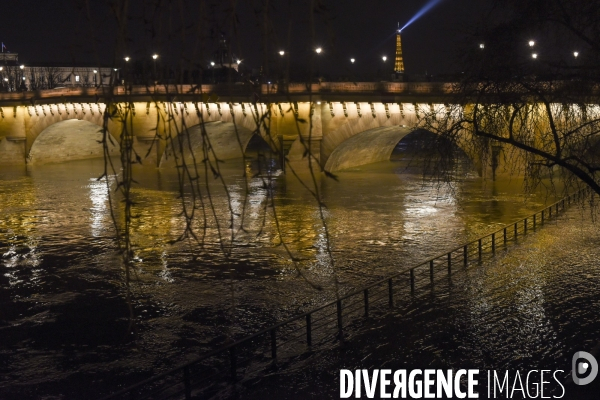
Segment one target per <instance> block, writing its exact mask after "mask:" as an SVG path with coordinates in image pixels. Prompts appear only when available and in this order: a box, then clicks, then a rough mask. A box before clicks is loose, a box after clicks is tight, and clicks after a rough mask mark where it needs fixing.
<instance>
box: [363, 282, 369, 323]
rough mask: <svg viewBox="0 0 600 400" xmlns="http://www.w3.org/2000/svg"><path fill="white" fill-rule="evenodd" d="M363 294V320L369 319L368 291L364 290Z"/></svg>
mask: <svg viewBox="0 0 600 400" xmlns="http://www.w3.org/2000/svg"><path fill="white" fill-rule="evenodd" d="M364 294H365V318H368V317H369V289H365V290H364Z"/></svg>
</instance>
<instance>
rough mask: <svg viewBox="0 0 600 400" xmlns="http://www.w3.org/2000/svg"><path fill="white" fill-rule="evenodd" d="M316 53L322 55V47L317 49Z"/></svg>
mask: <svg viewBox="0 0 600 400" xmlns="http://www.w3.org/2000/svg"><path fill="white" fill-rule="evenodd" d="M315 51H316V52H317V54H321V52H322V51H323V49H321V48H320V47H317V48H316V49H315Z"/></svg>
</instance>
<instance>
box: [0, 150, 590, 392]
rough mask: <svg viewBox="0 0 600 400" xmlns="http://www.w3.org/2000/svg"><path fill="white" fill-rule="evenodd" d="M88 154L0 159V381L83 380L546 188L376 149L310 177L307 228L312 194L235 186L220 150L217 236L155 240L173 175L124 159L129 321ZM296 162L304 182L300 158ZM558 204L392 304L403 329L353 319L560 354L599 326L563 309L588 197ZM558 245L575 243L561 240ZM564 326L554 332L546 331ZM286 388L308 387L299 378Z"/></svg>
mask: <svg viewBox="0 0 600 400" xmlns="http://www.w3.org/2000/svg"><path fill="white" fill-rule="evenodd" d="M102 167H103V165H102V162H101V161H73V162H68V163H63V164H56V165H40V166H35V167H33V168H31V169H29V170H26V169H25V168H3V169H2V170H0V202H1V204H2V206H1V209H0V210H1V211H0V213H1V217H0V254H2V262H1V264H0V270H1V272H2V273H1V274H0V288H1V290H0V338H1V340H0V398H15V399H26V398H46V399H51V398H52V399H54V398H56V399H61V398H66V399H70V398H97V397H100V396H101V395H102V394H106V393H109V392H111V391H114V390H115V389H116V388H117V387H119V386H122V385H128V384H132V383H135V382H136V381H138V380H141V379H144V378H146V377H149V376H151V375H152V374H157V373H160V372H161V371H164V370H167V369H169V368H172V367H174V366H176V365H178V364H180V363H181V362H183V361H185V360H186V359H189V358H191V357H194V356H195V355H199V354H202V353H203V352H205V351H208V350H212V349H214V348H217V347H218V346H219V345H221V344H222V343H224V342H225V341H226V340H227V339H228V338H241V337H243V336H244V335H247V334H249V333H252V332H255V331H257V330H259V329H260V328H261V327H264V326H267V325H269V324H271V323H273V322H275V321H278V320H281V319H283V318H286V317H289V316H291V315H293V314H295V313H297V312H300V311H305V310H308V309H310V308H311V307H313V306H316V305H319V304H322V303H323V302H325V301H328V300H331V299H333V298H335V290H336V288H337V290H341V291H344V290H348V289H350V288H355V287H359V286H360V285H361V284H364V283H368V282H371V281H373V280H375V279H377V278H378V277H381V276H384V275H386V274H389V273H391V272H393V271H395V270H397V269H398V268H402V267H406V266H410V265H413V264H416V263H417V262H420V261H423V260H424V259H426V258H427V257H430V256H432V255H437V254H438V253H440V252H441V251H443V250H444V249H450V248H453V247H455V246H456V245H458V244H460V243H463V242H465V241H467V240H468V239H472V238H475V237H477V236H478V235H480V234H483V233H486V232H489V231H491V230H494V229H495V228H499V227H500V226H502V225H504V224H507V223H510V222H512V221H514V220H516V219H518V218H523V217H525V216H527V215H529V214H531V213H532V212H534V211H537V210H539V209H541V208H542V207H543V205H544V204H547V203H551V202H553V201H554V200H555V198H554V196H548V195H547V194H546V192H540V193H536V194H531V195H525V194H524V192H523V188H522V186H523V185H522V182H521V181H518V180H516V179H509V178H499V179H498V180H496V181H495V182H492V181H484V180H482V179H481V178H479V177H477V175H476V174H464V175H461V176H457V177H456V179H455V182H454V183H453V184H452V186H451V187H448V186H438V185H436V184H435V183H433V182H431V181H424V180H423V178H422V175H421V174H420V173H419V172H415V171H412V170H408V169H406V168H405V166H404V165H402V164H400V163H398V162H385V163H379V164H374V165H369V166H364V167H360V168H356V169H353V170H350V171H346V172H341V173H339V174H338V178H339V181H335V180H332V179H327V178H324V177H323V176H320V175H319V176H317V177H316V187H317V188H318V190H319V191H320V192H321V193H322V198H323V202H324V204H325V206H326V208H324V211H323V213H324V218H325V222H326V224H327V230H325V228H324V225H323V222H322V220H321V218H320V213H319V208H318V207H317V205H316V202H315V200H314V198H313V197H312V196H311V195H310V193H309V192H308V191H307V189H306V188H305V187H304V186H303V185H302V184H300V182H299V181H298V179H296V178H295V177H294V174H292V172H291V171H290V170H289V169H288V171H287V173H286V174H283V173H277V176H275V177H274V178H273V182H272V184H270V185H267V186H265V185H264V182H263V180H262V179H261V177H252V178H249V180H248V192H247V191H246V181H245V179H244V178H243V176H242V173H241V172H240V171H242V170H243V168H245V169H246V170H247V171H249V172H250V176H252V175H251V173H252V167H251V166H244V165H242V162H241V161H231V162H227V163H225V164H223V166H222V168H223V171H222V176H223V177H224V180H225V182H226V185H227V189H228V195H229V196H230V202H229V203H228V202H227V197H226V193H225V192H224V191H223V190H222V188H221V189H219V188H218V187H215V189H214V190H213V191H212V192H211V193H212V199H213V201H214V204H215V209H216V211H215V214H216V215H217V217H218V218H219V222H220V227H221V229H222V232H224V235H222V236H221V237H220V236H219V231H218V230H217V229H216V228H215V226H214V224H211V226H210V228H209V229H208V230H207V231H206V234H205V236H204V245H203V246H200V245H199V244H197V243H194V242H192V241H183V242H177V243H174V244H173V243H172V241H173V240H174V239H177V238H178V237H179V236H180V235H181V233H182V232H183V226H184V222H183V220H182V218H181V217H180V215H179V214H180V213H181V203H180V200H179V199H178V194H179V185H178V177H177V174H176V172H175V170H174V169H161V170H157V169H156V168H152V167H147V166H146V167H140V168H139V169H138V170H136V171H135V176H136V180H137V181H138V182H139V183H138V184H136V185H135V186H134V191H133V197H134V200H135V202H136V205H135V207H134V214H136V218H135V219H134V222H133V226H132V241H133V243H134V245H135V261H134V268H133V279H132V283H131V290H132V294H133V296H132V301H131V309H132V311H133V315H134V320H133V323H132V321H131V319H130V305H129V304H128V302H127V301H126V289H125V279H124V273H123V268H122V260H121V256H120V254H119V253H118V251H117V249H116V246H117V243H116V241H115V239H114V237H115V234H114V227H113V222H112V218H111V215H110V207H111V206H110V203H109V193H108V191H107V187H106V182H105V181H102V180H100V181H98V179H97V178H98V177H99V176H100V175H101V171H102ZM297 173H298V175H299V176H300V177H302V178H303V179H304V180H305V181H308V182H311V180H310V179H309V178H310V175H309V173H308V171H307V168H306V167H305V166H301V165H298V166H297ZM310 185H312V183H311V184H310ZM310 185H309V186H310ZM311 187H312V186H311ZM246 193H247V200H245V196H246ZM269 195H272V198H273V202H274V204H275V207H274V209H275V211H276V215H277V218H275V216H274V213H273V208H272V207H270V204H269V201H268V199H269V198H270V197H269ZM228 204H230V205H231V210H232V211H233V212H234V213H235V215H236V216H235V217H234V224H233V226H234V231H235V237H234V240H233V246H232V250H231V255H225V254H224V253H223V251H222V247H221V245H224V246H229V244H230V243H231V238H230V237H229V235H230V231H228V226H229V219H228V217H227V215H228V212H229V211H228V208H229V205H228ZM242 215H243V219H244V220H243V227H244V229H243V230H241V229H238V228H239V227H240V226H241V223H242V220H241V216H242ZM569 215H570V216H569V217H568V218H565V219H566V220H565V221H564V223H565V226H566V228H564V229H554V230H552V229H548V233H543V234H540V235H539V236H537V239H532V240H533V242H531V243H532V244H531V245H527V243H523V244H522V247H520V248H519V249H518V251H517V252H516V253H514V254H515V255H514V256H512V255H507V256H505V257H504V258H502V259H500V260H497V261H493V267H492V268H491V269H487V270H483V269H481V270H474V271H473V272H472V273H471V272H470V273H468V274H463V275H461V276H459V277H457V279H459V281H458V284H457V286H456V287H452V288H446V289H443V288H441V289H440V295H439V296H436V297H435V298H430V299H429V300H428V302H426V303H423V304H424V305H423V306H422V308H419V307H421V306H419V307H417V306H416V305H415V304H412V303H407V305H406V306H405V307H404V308H402V310H403V311H402V315H401V316H400V317H401V318H400V321H403V322H404V323H409V322H414V323H415V328H414V330H413V331H411V332H410V334H408V333H407V335H406V336H405V338H404V339H402V346H398V347H394V348H395V349H396V350H394V349H392V348H390V346H393V343H394V342H393V341H391V340H389V330H386V329H384V328H383V325H382V324H380V325H378V324H377V323H374V325H373V326H371V327H370V328H369V327H368V329H371V330H373V331H378V332H380V333H381V335H383V337H384V338H386V339H385V340H384V341H385V343H387V347H386V349H387V350H386V351H391V352H392V353H390V354H393V357H394V359H395V360H405V361H404V362H406V363H411V362H415V363H416V364H419V363H423V364H425V365H429V364H430V363H431V362H432V361H431V359H433V358H437V359H439V360H438V362H441V363H442V364H443V365H448V363H450V362H451V361H452V362H460V361H464V362H468V363H473V364H478V363H479V364H480V363H483V364H485V363H488V362H492V361H489V360H498V363H500V364H502V365H509V366H514V365H517V364H519V363H526V362H527V360H535V359H544V360H545V359H553V360H554V359H560V360H562V358H564V357H566V354H567V353H566V350H570V349H571V348H572V347H573V341H590V342H591V341H592V339H593V338H591V337H589V336H594V335H595V336H594V338H596V339H598V338H599V335H598V333H597V331H598V329H597V328H598V326H597V323H598V322H597V321H595V322H589V323H583V324H580V325H579V329H575V328H576V327H575V325H574V324H576V322H577V321H579V320H582V319H583V320H585V321H587V319H586V318H589V313H591V312H592V311H593V310H595V312H596V315H597V311H598V293H599V291H598V288H599V285H600V267H599V265H598V261H597V260H598V259H599V258H598V254H597V251H596V250H595V249H596V247H597V246H595V245H594V246H592V243H597V239H598V237H597V235H596V233H595V232H596V230H595V225H593V224H590V222H589V220H590V218H589V211H588V212H587V213H586V212H585V211H582V212H579V213H577V212H575V213H571V214H569ZM119 218H121V217H120V215H118V213H117V219H119ZM207 218H208V219H209V221H213V217H211V216H210V215H209V216H208V217H207ZM582 221H585V224H582V223H581V222H582ZM278 226H279V228H277V227H278ZM278 229H279V232H280V233H278ZM563 236H564V240H557V239H556V238H557V237H563ZM328 237H329V246H328V239H327V238H328ZM579 239H581V240H579ZM280 240H283V242H284V243H285V246H283V245H280ZM536 240H537V242H536ZM286 247H287V249H289V252H288V251H287V250H286ZM328 247H330V249H331V257H330V254H329V251H328ZM573 251H576V252H577V254H579V256H578V258H577V259H576V260H573V257H570V256H569V257H567V258H564V257H563V254H571V253H572V252H573ZM569 252H571V253H569ZM290 254H291V255H292V256H293V257H294V259H295V260H296V261H291V260H290ZM332 259H333V263H332V261H331V260H332ZM584 269H585V272H583V270H584ZM509 270H510V271H511V272H510V273H509V272H507V271H509ZM515 270H516V272H514V271H515ZM573 276H576V277H577V279H573ZM336 282H337V283H336ZM317 288H320V289H321V290H318V289H317ZM565 291H567V292H568V293H569V296H567V297H565ZM442 293H443V294H442ZM583 303H586V307H579V306H578V305H580V304H583ZM590 304H591V305H590ZM412 309H414V310H413V311H410V313H407V310H412ZM399 312H400V311H399ZM499 324H501V325H502V326H503V328H501V329H500V328H498V326H499ZM523 324H525V325H523ZM590 324H592V325H593V324H596V325H595V327H593V326H590ZM564 326H566V328H565V329H567V331H568V332H569V333H568V334H565V335H562V334H560V333H557V332H562V330H561V328H562V327H564ZM592 328H593V329H595V330H596V332H594V333H593V335H592V334H591V333H590V332H592V331H593V329H592ZM420 332H421V333H422V332H427V334H425V335H422V334H420ZM386 335H388V336H386ZM457 337H458V339H457ZM452 338H453V339H452ZM363 341H366V339H363ZM409 342H410V346H408V343H409ZM359 343H361V342H359ZM435 346H439V347H440V348H439V349H437V350H436V348H435ZM400 348H402V349H403V350H400ZM407 348H411V349H414V351H412V352H411V351H407V350H406V349H407ZM499 349H502V350H499ZM532 349H537V350H532ZM498 352H501V354H503V356H502V357H499V358H498V357H497V356H494V355H495V354H498ZM373 354H375V353H373V352H371V351H366V352H365V353H364V354H363V353H360V352H359V354H358V355H357V357H358V356H361V357H362V356H367V355H370V356H371V357H374V356H373ZM465 354H468V355H465ZM561 357H562V358H561ZM334 358H335V357H333V356H331V355H329V356H328V357H326V358H325V359H324V360H325V361H323V362H322V363H320V364H319V365H320V366H321V367H320V368H322V369H323V368H328V366H329V367H331V365H332V364H328V363H329V361H327V360H331V359H334ZM415 360H416V361H415ZM494 362H495V361H494ZM444 363H446V364H444ZM371 364H372V365H374V366H377V365H379V364H378V361H376V360H375V361H372V362H371ZM479 364H478V365H479ZM336 365H337V364H336ZM362 365H366V364H365V363H364V362H363V363H362ZM332 368H337V367H332ZM316 370H318V368H317V369H316ZM332 379H333V378H332ZM293 381H294V379H291V380H290V382H293ZM290 385H292V383H290ZM296 387H297V388H303V387H304V388H307V387H308V389H307V394H308V393H313V395H314V391H315V390H316V389H314V388H312V389H311V388H310V384H308V383H306V382H304V383H302V381H301V380H300V381H299V382H298V383H297V386H296ZM258 391H259V393H260V388H258ZM311 391H312V392H311ZM257 396H258V395H257Z"/></svg>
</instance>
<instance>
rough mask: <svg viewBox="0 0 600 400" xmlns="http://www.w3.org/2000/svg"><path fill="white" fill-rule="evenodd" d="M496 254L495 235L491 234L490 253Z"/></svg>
mask: <svg viewBox="0 0 600 400" xmlns="http://www.w3.org/2000/svg"><path fill="white" fill-rule="evenodd" d="M495 252H496V234H495V233H492V253H495Z"/></svg>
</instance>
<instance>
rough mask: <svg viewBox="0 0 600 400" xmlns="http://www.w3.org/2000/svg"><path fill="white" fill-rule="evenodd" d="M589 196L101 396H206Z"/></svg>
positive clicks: (338, 334)
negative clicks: (108, 394)
mask: <svg viewBox="0 0 600 400" xmlns="http://www.w3.org/2000/svg"><path fill="white" fill-rule="evenodd" d="M589 194H592V195H593V192H592V191H591V189H589V188H584V189H582V190H580V191H578V192H577V193H574V194H572V195H569V196H567V197H565V198H563V199H562V200H559V201H558V202H556V203H554V204H552V205H550V206H548V207H546V208H544V209H543V210H541V211H538V212H536V213H534V214H533V215H530V216H528V217H527V218H524V219H522V220H519V221H517V222H514V223H512V224H510V225H507V226H505V227H503V228H501V229H498V230H496V231H495V232H492V233H490V234H487V235H485V236H482V237H480V238H478V239H475V240H473V241H471V242H469V243H467V244H464V245H462V246H460V247H456V248H454V249H452V250H450V251H446V252H444V253H442V254H440V255H438V256H436V257H433V258H431V259H429V260H427V261H425V262H423V263H420V264H418V265H415V266H413V267H409V268H405V269H403V270H401V271H399V272H397V273H395V274H393V275H390V276H388V277H386V278H383V279H380V280H378V281H376V282H373V283H371V284H369V285H367V286H365V287H363V288H360V289H357V290H354V291H351V292H349V293H347V294H345V295H343V296H341V297H340V298H339V299H338V300H334V301H331V302H329V303H327V304H324V305H322V306H320V307H318V308H315V309H313V310H310V311H308V312H305V313H302V314H299V315H295V316H293V317H291V318H289V319H287V320H285V321H282V322H279V323H277V324H275V325H272V326H269V327H267V328H265V329H263V330H261V331H259V332H256V333H254V334H253V335H250V336H247V337H245V338H243V339H241V340H238V341H236V342H233V343H231V344H228V345H226V346H223V347H222V348H220V349H217V350H214V351H212V352H210V353H208V354H205V355H203V356H202V357H199V358H198V359H196V360H193V361H190V362H188V363H185V364H183V365H180V366H178V367H176V368H173V369H171V370H169V371H166V372H164V373H162V374H160V375H156V376H154V377H152V378H149V379H146V380H144V381H142V382H139V383H137V384H135V385H133V386H130V387H128V388H125V389H122V390H120V391H118V392H116V393H114V394H112V395H110V396H107V397H104V398H103V399H102V400H107V399H131V400H133V399H136V400H137V399H156V398H160V399H168V398H185V399H192V398H199V397H202V398H204V397H210V396H211V395H215V394H217V393H218V392H220V391H221V390H224V389H225V388H226V387H227V386H228V385H231V384H233V383H235V382H238V381H240V380H241V379H242V377H244V376H246V377H248V376H253V375H259V374H260V373H262V372H264V371H265V370H268V369H269V368H272V367H273V366H274V364H276V363H277V361H278V360H282V359H289V358H292V357H295V356H299V355H301V354H303V353H305V352H307V351H309V350H310V349H314V347H316V346H318V345H319V344H324V343H331V342H332V341H333V340H339V339H343V337H344V329H345V328H347V327H348V326H349V325H350V323H351V321H356V320H357V319H358V318H366V317H369V314H370V313H372V312H373V311H374V310H378V311H379V310H382V309H389V308H392V307H394V298H395V296H397V295H400V294H403V293H411V294H414V292H415V291H416V290H417V289H418V288H423V287H427V286H430V285H433V284H434V283H435V281H436V279H437V280H439V279H441V278H443V277H444V276H446V277H448V276H450V275H451V274H452V271H453V269H454V268H460V267H462V268H464V267H467V266H468V265H469V263H470V262H479V261H481V260H482V258H483V256H484V255H486V254H487V255H493V254H494V253H495V252H496V251H497V250H498V249H499V248H505V247H507V246H508V244H509V243H510V242H513V243H514V242H517V241H518V238H519V237H521V236H524V235H526V234H527V232H528V231H530V230H535V229H536V228H537V227H538V226H540V225H543V224H544V223H545V222H546V221H547V220H549V219H551V218H553V217H556V216H557V215H558V214H559V212H561V211H565V210H566V208H567V206H569V205H570V204H571V203H572V202H574V201H577V200H580V199H582V198H583V197H584V196H586V195H589Z"/></svg>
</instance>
